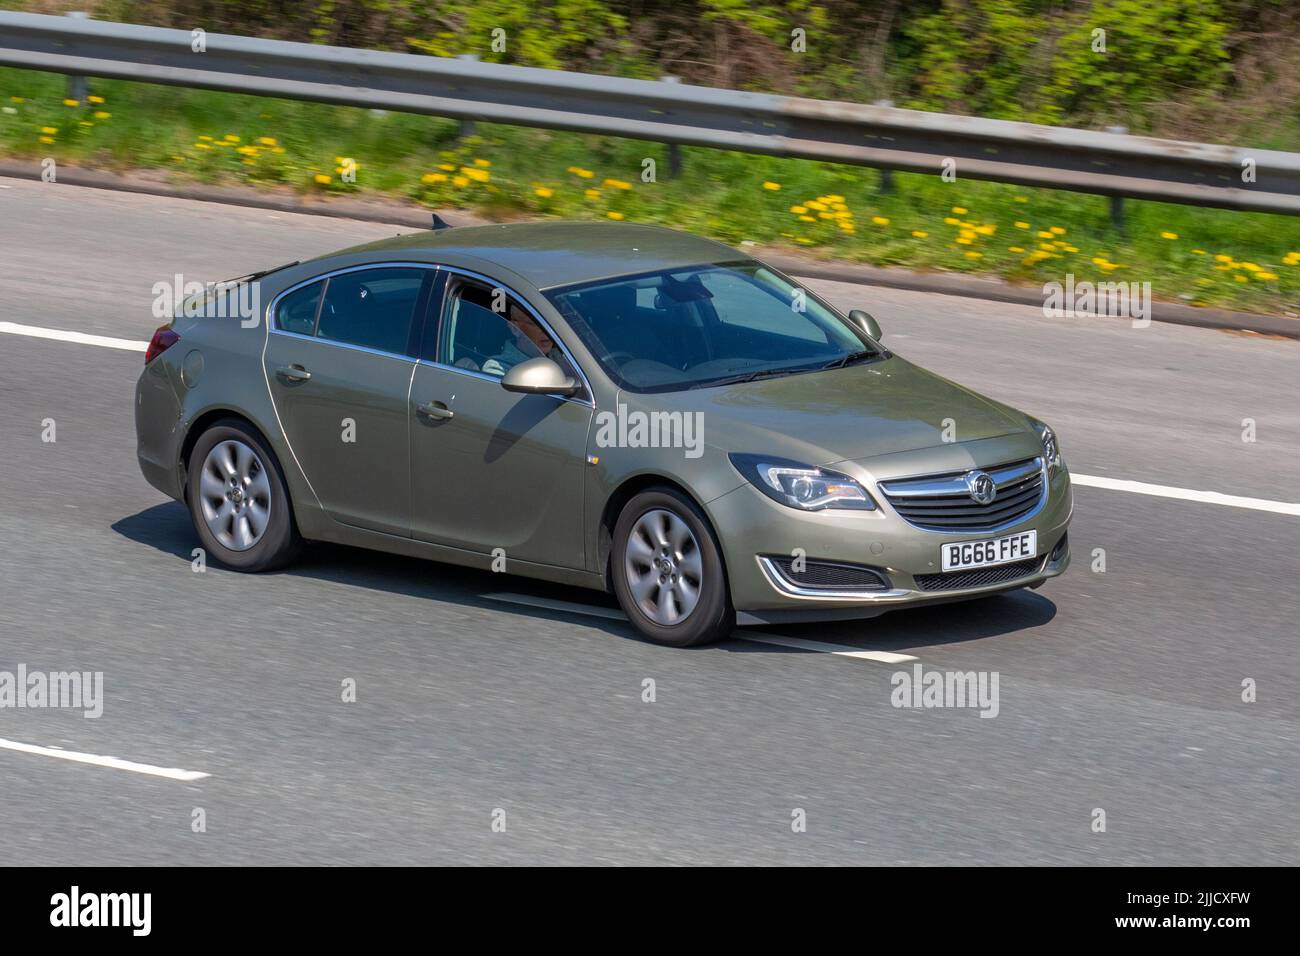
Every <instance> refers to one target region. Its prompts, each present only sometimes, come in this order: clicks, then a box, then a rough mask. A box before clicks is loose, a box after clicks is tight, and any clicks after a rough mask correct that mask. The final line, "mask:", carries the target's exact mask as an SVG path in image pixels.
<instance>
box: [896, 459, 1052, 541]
mask: <svg viewBox="0 0 1300 956" xmlns="http://www.w3.org/2000/svg"><path fill="white" fill-rule="evenodd" d="M1030 461H1031V462H1032V463H1033V465H1034V466H1035V467H1036V469H1037V471H1038V474H1039V475H1040V476H1041V477H1042V485H1041V487H1040V490H1039V495H1038V502H1037V503H1036V504H1035V505H1034V507H1033V508H1032V509H1030V510H1029V511H1027V512H1025V513H1024V514H1023V515H1021V516H1020V517H1019V518H1016V519H1014V520H1012V521H1004V522H1003V523H1002V524H999V525H993V526H992V527H988V528H965V529H963V528H926V527H923V526H922V525H918V524H913V523H912V522H911V521H909V520H908V519H907V518H906V517H904V516H903V515H902V514H901V513H900V512H899V510H898V509H897V508H895V507H894V503H893V502H892V501H890V500H889V499H890V495H891V492H889V491H888V490H887V488H888V486H889V485H891V484H905V483H907V482H909V481H913V480H915V481H916V486H917V487H922V484H921V483H922V482H925V483H926V485H928V486H930V487H934V486H940V485H942V486H943V487H944V488H946V489H948V490H943V491H928V492H926V493H925V494H922V493H921V492H918V491H914V492H913V493H912V494H910V495H909V494H903V495H898V496H897V497H900V498H911V499H915V498H918V497H925V496H926V494H928V495H935V494H950V495H955V494H962V493H963V492H965V491H966V490H967V489H966V483H965V481H964V480H963V479H961V478H956V479H951V480H947V479H940V480H938V481H931V482H927V481H926V479H925V476H923V475H922V476H918V478H916V479H909V478H891V479H889V480H888V481H878V482H876V488H877V490H879V492H880V494H881V497H882V498H884V499H885V503H886V504H888V505H889V510H890V511H892V512H893V513H894V517H896V518H898V519H899V520H900V521H905V522H907V526H908V527H909V528H912V529H914V530H916V531H921V532H924V533H926V534H942V535H946V536H947V537H949V538H956V539H961V540H963V541H971V540H982V539H984V538H986V537H988V536H989V535H995V534H998V533H999V532H1002V531H1006V530H1007V529H1008V528H1014V527H1016V526H1017V525H1022V524H1024V523H1025V522H1027V521H1032V520H1033V519H1034V518H1037V517H1038V515H1039V514H1041V513H1042V510H1043V509H1044V508H1045V507H1047V500H1048V498H1049V497H1050V496H1051V476H1050V475H1049V474H1048V469H1047V462H1046V461H1045V460H1044V459H1043V457H1042V456H1038V457H1035V458H1033V459H1030ZM967 471H983V472H985V473H987V474H988V475H989V477H990V478H993V480H994V483H995V484H997V485H998V487H999V488H1000V487H1001V486H1002V485H1003V484H1008V483H1010V482H1012V481H1022V480H1024V479H1025V478H1026V477H1028V476H1029V475H1032V474H1033V473H1034V469H1033V468H1031V469H1028V470H1023V471H1022V470H1020V469H1019V467H1018V466H1017V467H1012V466H1002V467H1001V468H992V469H989V468H978V467H976V468H968V469H967ZM1007 473H1011V475H1013V476H1014V477H1004V478H1003V479H1002V480H1001V481H999V480H998V479H997V478H996V477H995V476H996V475H1000V474H1002V475H1005V474H1007ZM961 474H962V475H963V476H964V475H965V474H966V472H962V473H961ZM953 483H956V484H957V487H952V485H953Z"/></svg>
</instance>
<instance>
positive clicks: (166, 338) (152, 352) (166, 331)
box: [144, 325, 181, 365]
mask: <svg viewBox="0 0 1300 956" xmlns="http://www.w3.org/2000/svg"><path fill="white" fill-rule="evenodd" d="M180 340H181V337H180V335H178V334H177V333H176V332H175V331H174V330H173V329H172V327H171V326H170V325H160V326H158V330H157V331H156V332H154V334H153V338H151V339H150V340H149V347H148V348H147V349H145V352H144V364H145V365H148V364H149V363H150V362H152V361H153V360H154V359H156V358H157V357H158V356H160V355H162V354H163V353H164V352H166V351H167V350H168V349H169V348H171V347H172V346H173V345H175V344H176V343H177V342H179V341H180Z"/></svg>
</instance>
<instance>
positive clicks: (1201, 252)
mask: <svg viewBox="0 0 1300 956" xmlns="http://www.w3.org/2000/svg"><path fill="white" fill-rule="evenodd" d="M1192 255H1194V256H1203V255H1205V250H1204V249H1193V250H1192Z"/></svg>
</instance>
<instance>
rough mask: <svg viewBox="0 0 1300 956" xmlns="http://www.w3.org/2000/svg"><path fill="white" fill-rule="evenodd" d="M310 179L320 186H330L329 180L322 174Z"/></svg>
mask: <svg viewBox="0 0 1300 956" xmlns="http://www.w3.org/2000/svg"><path fill="white" fill-rule="evenodd" d="M312 179H313V180H314V181H315V182H316V183H318V184H319V185H321V186H328V185H329V184H330V178H329V177H328V176H326V175H325V174H324V173H317V174H316V175H315V176H313V177H312Z"/></svg>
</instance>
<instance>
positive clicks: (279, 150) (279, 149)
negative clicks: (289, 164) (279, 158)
mask: <svg viewBox="0 0 1300 956" xmlns="http://www.w3.org/2000/svg"><path fill="white" fill-rule="evenodd" d="M271 152H273V153H283V152H284V147H283V146H273V147H271Z"/></svg>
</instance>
